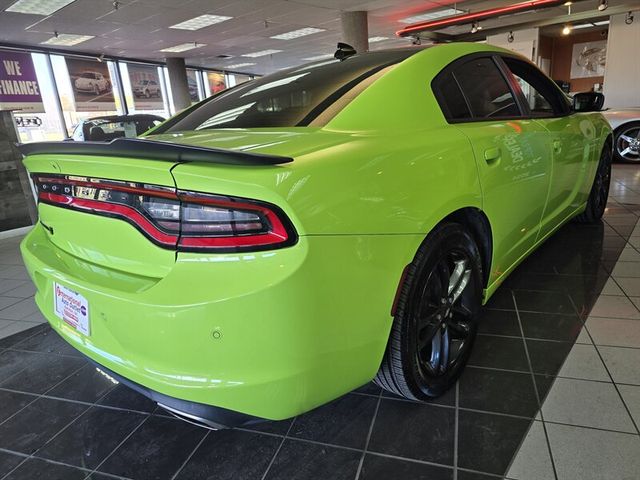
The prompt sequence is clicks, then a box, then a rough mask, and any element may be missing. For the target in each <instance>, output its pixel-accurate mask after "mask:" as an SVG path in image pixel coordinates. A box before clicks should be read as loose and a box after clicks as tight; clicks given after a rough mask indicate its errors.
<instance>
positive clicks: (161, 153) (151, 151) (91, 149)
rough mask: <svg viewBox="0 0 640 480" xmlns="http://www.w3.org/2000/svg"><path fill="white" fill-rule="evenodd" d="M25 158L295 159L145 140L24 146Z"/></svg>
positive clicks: (262, 161) (256, 161)
mask: <svg viewBox="0 0 640 480" xmlns="http://www.w3.org/2000/svg"><path fill="white" fill-rule="evenodd" d="M18 150H20V153H22V155H24V156H27V155H39V154H49V155H93V156H101V157H126V158H143V159H149V160H164V161H168V162H207V163H222V164H226V165H280V164H282V163H290V162H293V158H289V157H281V156H278V155H266V154H263V153H251V152H238V151H235V150H224V149H221V148H205V147H195V146H191V145H182V144H179V143H169V142H160V141H153V140H146V139H142V138H116V139H115V140H112V141H111V142H74V141H66V142H35V143H21V144H19V145H18Z"/></svg>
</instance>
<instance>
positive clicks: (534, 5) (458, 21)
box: [396, 0, 567, 37]
mask: <svg viewBox="0 0 640 480" xmlns="http://www.w3.org/2000/svg"><path fill="white" fill-rule="evenodd" d="M566 2H567V0H530V1H528V2H521V3H515V4H513V5H507V6H506V7H498V8H490V9H488V10H481V11H479V12H474V13H465V14H463V15H455V16H453V17H447V18H442V19H438V20H431V21H428V22H420V23H414V24H413V25H408V26H406V27H404V28H402V29H400V30H398V31H397V32H396V35H397V36H399V37H407V36H410V35H413V34H416V33H418V32H422V31H424V30H434V29H440V28H444V27H449V26H451V25H464V24H465V23H471V22H474V21H480V20H486V19H487V18H492V17H497V16H499V15H504V14H506V13H518V12H526V11H527V10H536V9H539V8H548V7H556V6H558V5H562V4H564V3H566Z"/></svg>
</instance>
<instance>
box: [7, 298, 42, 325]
mask: <svg viewBox="0 0 640 480" xmlns="http://www.w3.org/2000/svg"><path fill="white" fill-rule="evenodd" d="M36 312H38V307H36V303H35V302H34V300H33V298H25V299H23V300H20V301H19V302H17V303H15V304H13V305H11V306H10V307H7V308H4V309H2V310H0V318H3V319H5V320H23V319H25V318H27V317H29V316H30V315H33V314H34V313H36Z"/></svg>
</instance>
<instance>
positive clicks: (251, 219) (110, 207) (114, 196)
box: [33, 174, 297, 252]
mask: <svg viewBox="0 0 640 480" xmlns="http://www.w3.org/2000/svg"><path fill="white" fill-rule="evenodd" d="M33 181H34V184H35V186H36V189H37V191H38V200H39V201H40V202H42V203H46V204H50V205H54V206H57V207H62V208H69V209H72V210H76V211H80V212H84V213H88V214H93V215H101V216H106V217H112V218H117V219H120V220H123V221H126V222H128V223H129V224H131V225H132V226H133V227H135V228H136V229H137V230H139V231H140V232H141V233H142V234H143V235H145V236H146V237H147V238H148V239H149V240H151V241H152V242H153V243H155V244H156V245H158V246H160V247H163V248H170V249H178V250H181V251H192V252H237V251H255V250H268V249H274V248H281V247H285V246H290V245H293V244H294V243H295V242H296V241H297V236H296V233H295V230H294V229H293V226H292V225H291V222H290V221H289V220H288V218H287V217H286V215H285V214H284V213H283V212H282V210H281V209H279V208H278V207H276V206H275V205H271V204H267V203H264V202H258V201H255V200H249V199H243V198H237V197H230V196H222V195H211V194H205V193H199V192H189V191H183V190H178V191H176V190H175V189H174V188H169V187H161V186H157V185H147V184H141V183H133V182H123V181H115V180H103V179H95V178H86V177H76V176H65V175H38V174H35V175H33Z"/></svg>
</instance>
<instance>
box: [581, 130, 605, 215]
mask: <svg viewBox="0 0 640 480" xmlns="http://www.w3.org/2000/svg"><path fill="white" fill-rule="evenodd" d="M611 153H612V152H611V143H609V141H607V142H606V143H605V144H604V148H603V149H602V153H601V154H600V161H599V162H598V169H597V170H596V175H595V178H594V179H593V185H592V186H591V192H589V199H588V200H587V207H586V208H585V210H584V212H582V213H581V214H580V215H578V216H576V218H575V220H576V222H579V223H596V222H598V221H599V220H600V219H601V218H602V215H604V210H605V208H606V207H607V200H608V198H609V185H610V184H611V156H612V155H611Z"/></svg>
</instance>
